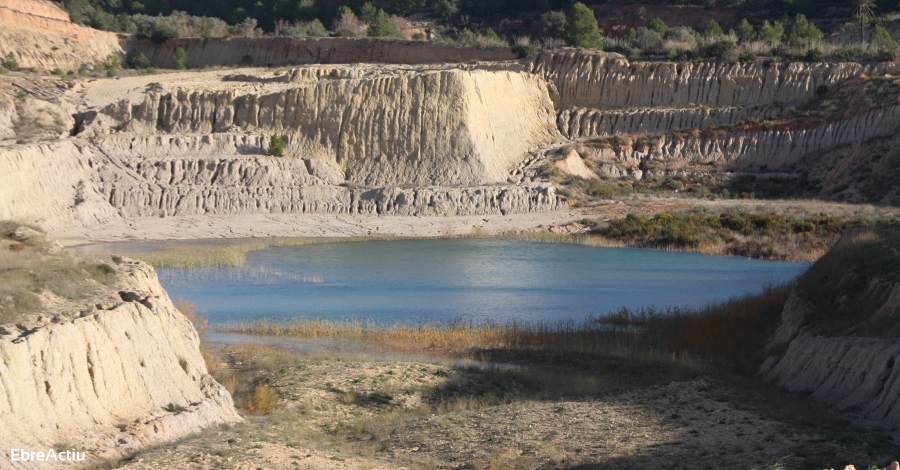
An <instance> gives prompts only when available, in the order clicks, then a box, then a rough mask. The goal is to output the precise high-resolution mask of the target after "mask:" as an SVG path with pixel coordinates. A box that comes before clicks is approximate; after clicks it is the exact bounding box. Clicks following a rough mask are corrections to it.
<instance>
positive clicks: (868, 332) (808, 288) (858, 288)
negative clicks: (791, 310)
mask: <svg viewBox="0 0 900 470" xmlns="http://www.w3.org/2000/svg"><path fill="white" fill-rule="evenodd" d="M898 286H900V227H898V226H897V225H892V226H881V227H869V228H863V229H858V230H852V231H849V232H847V233H846V234H845V235H844V236H843V237H841V239H840V241H839V242H838V243H837V244H836V245H835V247H834V248H833V249H832V250H831V251H829V252H828V253H827V254H825V256H823V257H822V258H821V259H819V261H817V262H816V263H815V264H814V265H813V266H812V267H811V268H810V269H809V271H808V272H807V273H806V274H804V275H803V276H801V277H800V279H799V281H798V287H799V288H800V292H801V293H802V294H803V296H804V297H805V299H806V300H807V301H808V302H810V303H811V304H812V305H814V306H815V308H813V309H812V310H811V311H812V312H814V313H813V314H812V316H811V317H810V318H807V322H808V324H809V325H810V326H811V327H812V328H813V329H814V331H815V332H817V333H820V334H844V335H846V334H848V332H849V333H850V334H858V335H863V336H885V337H893V336H897V335H898V334H900V321H898V319H897V318H896V316H895V315H896V312H897V308H898V306H897V299H896V295H894V298H892V297H891V294H892V293H895V292H897V289H900V287H898ZM889 302H892V303H889Z"/></svg>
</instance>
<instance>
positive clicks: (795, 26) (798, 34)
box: [785, 13, 824, 42]
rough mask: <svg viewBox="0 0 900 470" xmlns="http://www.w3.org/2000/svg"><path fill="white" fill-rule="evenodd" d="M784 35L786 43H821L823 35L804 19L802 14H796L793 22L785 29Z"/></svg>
mask: <svg viewBox="0 0 900 470" xmlns="http://www.w3.org/2000/svg"><path fill="white" fill-rule="evenodd" d="M786 29H787V30H786V31H785V34H786V36H787V39H788V41H791V42H798V41H821V40H822V38H823V37H824V35H823V34H822V31H819V28H817V27H816V25H814V24H812V23H811V22H810V21H809V20H807V19H806V16H805V15H803V14H802V13H798V14H797V16H796V17H794V20H793V21H791V22H790V24H789V25H788V27H787V28H786Z"/></svg>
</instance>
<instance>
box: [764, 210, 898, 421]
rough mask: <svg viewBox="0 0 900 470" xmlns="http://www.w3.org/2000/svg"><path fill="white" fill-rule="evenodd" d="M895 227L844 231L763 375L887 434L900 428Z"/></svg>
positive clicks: (784, 321) (807, 287)
mask: <svg viewBox="0 0 900 470" xmlns="http://www.w3.org/2000/svg"><path fill="white" fill-rule="evenodd" d="M898 243H900V235H898V232H897V228H896V227H882V228H872V229H863V230H856V231H848V232H846V233H845V234H844V235H843V237H842V238H841V240H840V241H839V242H838V243H837V244H836V245H835V247H834V248H832V250H831V251H829V252H828V253H827V254H825V256H823V257H822V258H821V259H820V260H819V261H817V262H816V264H814V265H813V266H812V267H811V268H810V270H809V271H808V272H807V273H805V274H804V275H803V276H801V277H800V278H799V280H798V285H797V287H795V289H794V292H793V293H792V294H791V296H790V298H789V299H788V301H787V303H786V304H785V306H784V310H783V311H782V316H781V324H780V326H779V327H778V329H777V330H776V332H775V334H774V335H773V337H772V338H771V340H770V341H769V343H768V345H767V346H766V350H765V352H766V354H767V355H768V358H767V359H766V360H765V362H764V363H763V364H762V366H761V368H760V374H761V375H762V377H763V378H764V379H766V380H768V381H771V382H774V383H776V384H778V385H779V386H781V387H784V388H786V389H788V390H790V391H793V392H802V393H809V394H811V395H812V396H813V397H814V398H815V399H817V400H819V401H822V402H824V403H827V404H830V405H833V406H834V407H835V408H836V409H838V410H841V411H847V412H851V413H854V414H857V415H858V416H861V417H862V418H864V419H867V420H872V421H874V422H878V423H881V424H884V425H886V426H889V427H895V426H897V425H900V361H898V359H900V340H898V338H897V335H898V331H900V323H898V320H900V283H898V282H897V270H896V267H897V266H898V264H900V254H898V251H897V249H896V247H897V246H898Z"/></svg>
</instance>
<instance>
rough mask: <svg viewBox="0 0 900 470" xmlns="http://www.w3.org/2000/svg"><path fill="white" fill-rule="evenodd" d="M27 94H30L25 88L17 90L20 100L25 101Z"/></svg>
mask: <svg viewBox="0 0 900 470" xmlns="http://www.w3.org/2000/svg"><path fill="white" fill-rule="evenodd" d="M27 96H28V93H25V90H19V91H17V92H16V98H18V99H20V100H23V101H24V100H25V98H26V97H27Z"/></svg>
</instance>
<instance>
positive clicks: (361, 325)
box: [217, 285, 792, 364]
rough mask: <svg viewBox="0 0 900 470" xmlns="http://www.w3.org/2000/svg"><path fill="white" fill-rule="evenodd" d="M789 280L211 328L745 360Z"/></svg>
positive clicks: (420, 344)
mask: <svg viewBox="0 0 900 470" xmlns="http://www.w3.org/2000/svg"><path fill="white" fill-rule="evenodd" d="M791 288H792V287H791V285H781V286H774V287H768V288H766V289H764V291H763V292H761V293H760V294H757V295H748V296H745V297H740V298H734V299H731V300H727V301H723V302H717V303H712V304H709V305H707V306H705V307H702V308H696V309H689V308H674V307H673V308H668V309H657V308H652V307H650V308H644V309H641V310H637V311H634V310H629V309H621V310H619V311H617V312H611V313H608V314H605V315H597V316H591V317H588V318H586V319H585V320H582V321H536V322H528V321H512V322H506V323H497V322H485V323H473V322H463V321H458V322H443V323H419V324H410V323H398V324H393V325H389V326H379V325H377V324H376V323H375V322H373V321H366V320H360V319H340V320H334V319H327V318H299V319H293V320H273V319H258V320H252V321H243V322H231V323H225V324H223V325H221V326H220V327H218V328H217V331H221V332H229V333H241V334H258V335H272V336H290V337H298V338H342V339H347V340H351V341H356V342H359V343H363V344H365V345H367V346H372V347H375V348H381V349H383V350H387V351H398V352H412V353H422V352H427V353H439V354H448V355H457V356H462V355H471V354H473V353H476V354H477V353H478V352H479V351H486V350H505V351H543V352H554V353H577V354H602V355H613V356H619V357H628V358H634V359H655V358H656V359H659V358H666V359H667V360H668V359H672V358H675V359H677V360H683V361H688V362H691V361H703V362H714V363H721V364H726V363H733V362H735V361H737V362H746V359H747V358H745V357H743V356H745V355H746V354H752V353H753V351H754V350H755V349H754V348H752V347H749V346H748V345H749V344H750V343H759V342H761V341H764V337H765V334H766V333H767V332H768V330H769V329H770V328H771V327H772V325H774V323H776V322H777V319H778V316H779V315H780V313H781V309H782V307H783V306H784V303H785V302H786V301H787V297H788V295H789V294H790V290H791Z"/></svg>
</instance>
